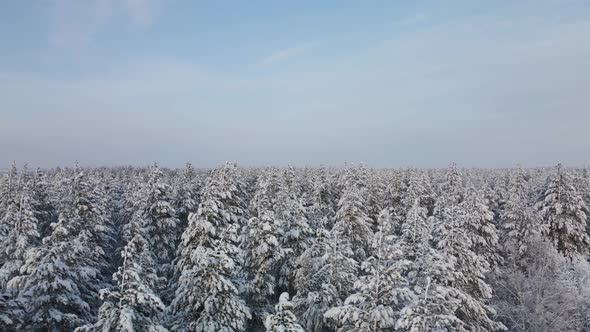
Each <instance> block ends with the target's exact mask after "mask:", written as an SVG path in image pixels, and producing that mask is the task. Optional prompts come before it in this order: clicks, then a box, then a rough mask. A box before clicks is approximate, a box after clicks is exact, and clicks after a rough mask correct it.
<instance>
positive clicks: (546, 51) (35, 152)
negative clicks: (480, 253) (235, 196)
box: [0, 0, 590, 168]
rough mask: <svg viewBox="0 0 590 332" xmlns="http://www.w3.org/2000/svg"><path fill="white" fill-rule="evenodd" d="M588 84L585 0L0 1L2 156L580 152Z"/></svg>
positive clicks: (427, 161) (472, 158)
mask: <svg viewBox="0 0 590 332" xmlns="http://www.w3.org/2000/svg"><path fill="white" fill-rule="evenodd" d="M589 87H590V1H582V0H580V1H575V0H522V1H513V0H510V1H509V0H497V1H440V0H438V1H434V0H433V1H209V2H204V1H180V0H168V1H166V0H37V1H33V0H30V1H27V0H23V1H1V2H0V165H4V166H6V165H8V164H9V163H10V162H11V161H12V160H16V161H17V162H19V163H22V162H25V161H27V162H29V163H30V164H32V165H40V166H55V165H68V164H71V163H73V162H74V161H75V160H79V161H80V163H82V164H85V165H113V164H138V165H147V164H150V163H151V162H153V161H158V162H159V163H161V164H163V165H167V166H180V165H182V164H183V163H184V162H185V161H191V162H193V163H194V164H195V165H198V166H212V165H215V164H218V163H220V162H222V161H224V160H236V161H238V162H240V163H242V164H246V165H268V164H275V165H277V164H278V165H285V164H288V163H291V164H296V165H305V164H310V165H317V164H320V163H323V164H336V165H337V164H341V163H343V162H345V161H350V162H357V161H363V162H366V163H368V164H369V165H372V166H393V167H397V166H408V165H414V166H424V167H436V166H446V165H447V164H448V163H449V162H450V161H456V162H458V163H460V164H462V165H465V166H483V167H496V166H511V165H514V164H516V163H522V164H524V165H548V164H554V163H556V162H558V161H562V162H564V163H566V164H570V165H583V164H588V163H589V161H590V107H589V106H590V93H589V92H588V90H589ZM0 168H2V167H1V166H0Z"/></svg>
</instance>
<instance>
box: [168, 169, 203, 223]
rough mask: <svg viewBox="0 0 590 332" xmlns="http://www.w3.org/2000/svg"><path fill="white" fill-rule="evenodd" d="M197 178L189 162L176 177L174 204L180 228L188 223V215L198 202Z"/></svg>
mask: <svg viewBox="0 0 590 332" xmlns="http://www.w3.org/2000/svg"><path fill="white" fill-rule="evenodd" d="M198 181H199V178H198V176H197V172H196V170H195V169H194V167H193V165H192V164H191V163H186V167H185V168H184V169H183V170H182V171H181V172H180V176H179V177H178V183H177V189H176V196H175V197H176V198H175V199H174V201H175V203H174V206H175V208H176V212H177V215H178V219H179V220H180V222H181V224H182V228H184V227H186V225H187V224H188V215H189V214H190V213H193V212H195V211H196V209H197V207H198V202H199V192H198V190H199V189H198V188H199V184H198Z"/></svg>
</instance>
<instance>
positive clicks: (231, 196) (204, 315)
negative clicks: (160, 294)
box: [170, 164, 251, 332]
mask: <svg viewBox="0 0 590 332" xmlns="http://www.w3.org/2000/svg"><path fill="white" fill-rule="evenodd" d="M234 168H235V166H231V165H229V164H228V165H226V166H224V167H221V168H219V169H216V170H214V171H213V172H212V174H211V175H210V176H209V178H208V180H207V184H206V185H205V187H204V190H203V193H202V200H201V204H200V205H199V209H198V210H197V212H196V213H194V214H191V216H190V217H189V225H188V227H187V229H186V230H185V231H184V233H183V235H182V252H181V254H180V259H179V260H178V262H177V266H176V268H177V271H178V272H179V273H180V274H181V275H180V277H179V279H178V285H177V287H176V297H175V298H174V300H173V301H172V303H171V305H170V314H171V330H173V331H202V332H205V331H228V332H231V331H244V330H245V329H246V323H247V320H248V319H250V318H251V315H250V310H249V309H248V307H246V304H245V302H244V300H243V299H241V298H240V297H239V294H238V285H237V284H236V281H235V277H236V274H237V273H238V272H239V271H236V269H237V265H236V259H237V257H238V254H239V250H238V247H237V246H236V244H237V242H238V236H237V233H238V226H239V224H240V219H241V218H242V214H243V211H242V206H243V203H242V202H241V197H239V194H240V192H239V190H238V184H237V183H238V181H239V180H238V179H237V178H236V171H235V169H234Z"/></svg>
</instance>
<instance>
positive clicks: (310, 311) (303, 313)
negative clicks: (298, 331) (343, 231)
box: [295, 228, 358, 332]
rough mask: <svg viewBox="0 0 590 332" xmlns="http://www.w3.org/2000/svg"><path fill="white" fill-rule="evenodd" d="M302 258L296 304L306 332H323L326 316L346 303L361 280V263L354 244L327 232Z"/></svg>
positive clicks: (296, 282) (319, 232) (320, 231)
mask: <svg viewBox="0 0 590 332" xmlns="http://www.w3.org/2000/svg"><path fill="white" fill-rule="evenodd" d="M316 232H317V236H316V241H315V242H314V243H313V244H312V246H310V247H309V248H308V249H307V250H306V251H305V252H304V253H303V255H301V257H300V258H299V259H298V264H297V265H298V266H299V269H298V270H297V273H296V278H295V285H296V289H297V295H296V297H295V303H296V307H297V311H298V312H299V313H300V315H299V317H300V321H301V323H302V325H303V326H304V327H305V330H306V331H312V332H313V331H323V330H324V328H325V322H324V313H325V312H326V311H327V310H328V309H330V308H332V307H336V306H339V305H341V304H342V300H343V299H345V298H346V297H347V296H348V295H349V294H350V292H351V290H352V288H353V285H354V281H355V280H356V278H357V273H358V271H357V270H358V263H357V262H356V261H355V260H354V259H353V258H351V257H352V256H353V253H352V249H351V247H350V244H349V243H348V242H347V241H346V240H340V239H338V238H337V236H336V235H334V234H330V232H328V231H326V230H325V229H321V228H320V229H318V230H317V231H316Z"/></svg>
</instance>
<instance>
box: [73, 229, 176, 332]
mask: <svg viewBox="0 0 590 332" xmlns="http://www.w3.org/2000/svg"><path fill="white" fill-rule="evenodd" d="M144 223H145V220H143V219H141V218H135V219H133V220H132V222H131V225H130V227H129V228H130V233H131V234H132V235H133V237H132V238H131V240H130V241H129V242H128V243H127V245H126V246H125V247H124V248H123V250H122V252H121V258H122V265H121V266H120V267H119V269H118V271H117V272H116V273H114V274H113V280H114V281H115V283H116V287H114V288H113V289H103V290H101V291H100V297H101V299H103V300H104V303H103V304H102V306H101V307H100V310H99V313H98V320H97V321H96V322H95V323H93V324H88V325H85V326H82V327H80V328H77V329H76V332H101V331H124V332H135V331H137V332H142V331H148V332H164V331H167V329H165V328H164V327H163V326H162V324H161V323H160V319H161V314H162V312H163V311H164V303H163V302H162V300H161V299H160V297H159V296H158V295H157V293H156V292H155V291H154V288H157V287H159V284H161V280H160V278H159V277H158V275H157V273H156V263H155V257H154V255H153V253H152V252H151V250H150V243H149V242H148V241H147V240H146V239H145V224H144Z"/></svg>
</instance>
